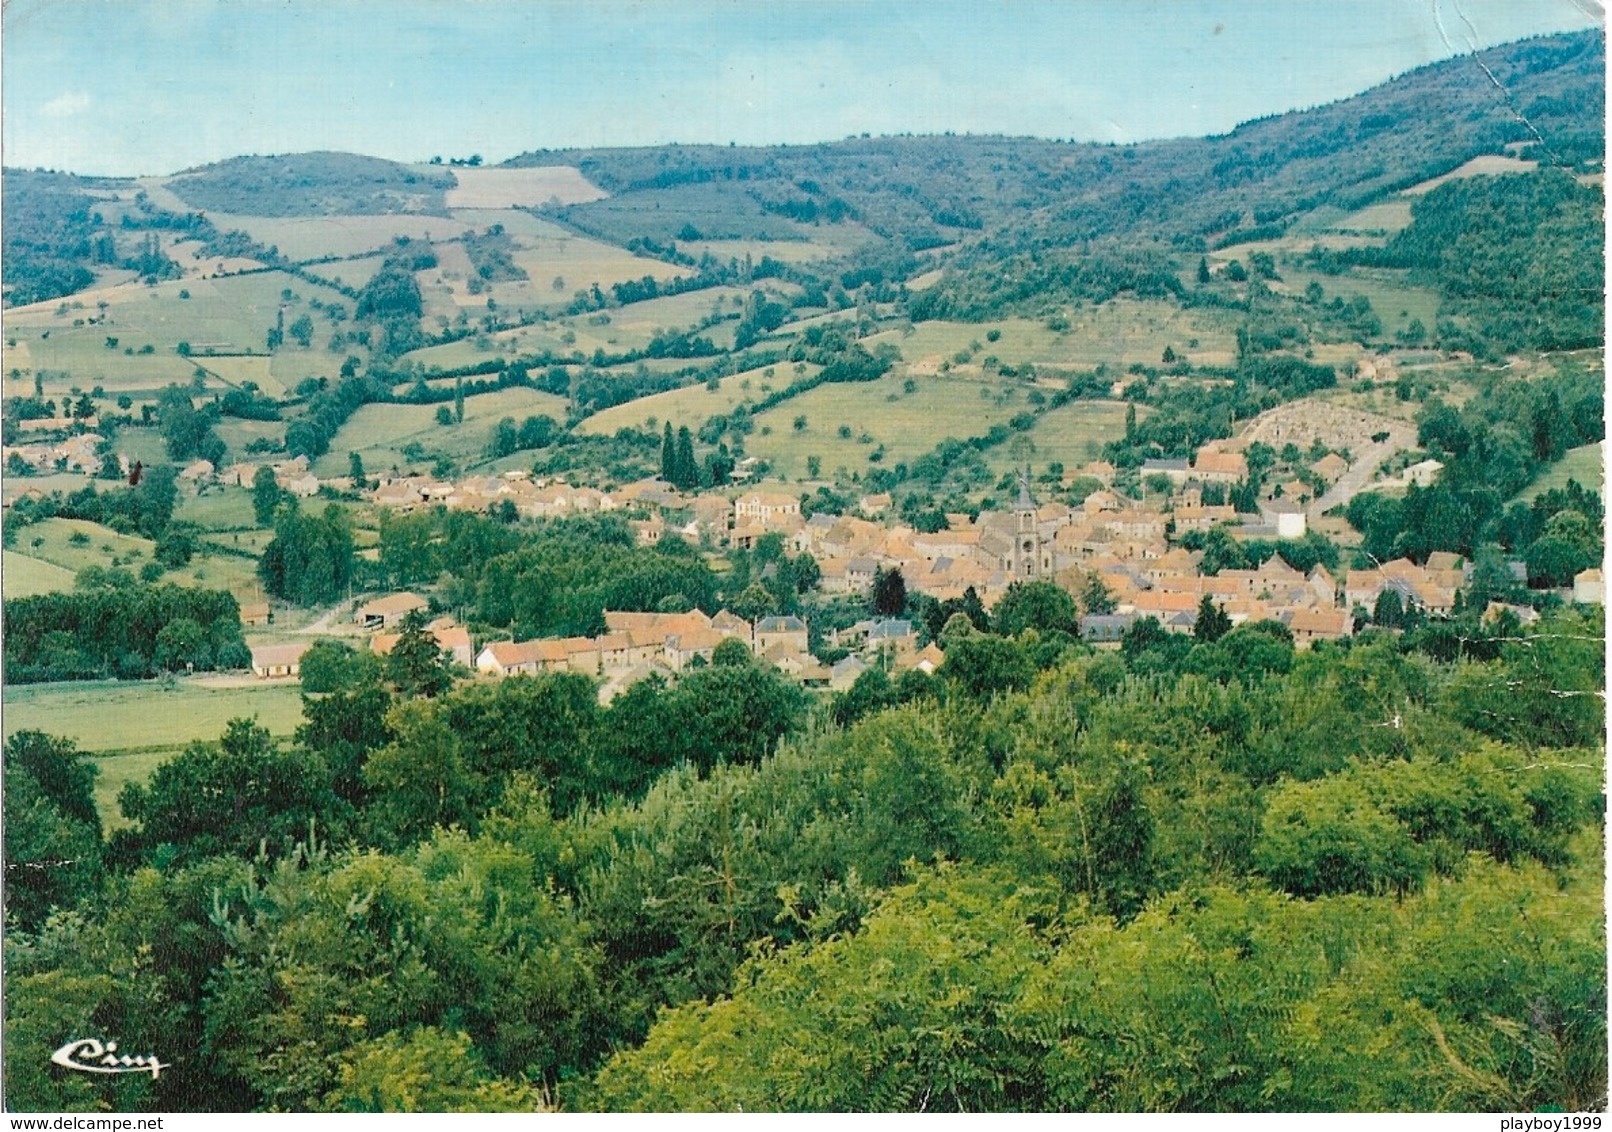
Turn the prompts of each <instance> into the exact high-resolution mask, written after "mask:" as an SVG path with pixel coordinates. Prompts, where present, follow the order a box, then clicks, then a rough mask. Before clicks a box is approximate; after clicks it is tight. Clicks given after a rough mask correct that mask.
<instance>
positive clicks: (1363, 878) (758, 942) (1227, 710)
mask: <svg viewBox="0 0 1612 1132" xmlns="http://www.w3.org/2000/svg"><path fill="white" fill-rule="evenodd" d="M1034 595H1035V591H1029V590H1027V591H1023V592H1021V595H1020V597H1019V598H1018V599H1017V601H1016V603H1015V604H1016V606H1017V607H1019V609H1020V611H1019V612H1016V613H1013V614H1012V619H1013V620H1015V621H1017V620H1027V621H1039V620H1042V619H1045V618H1049V617H1050V618H1051V619H1052V620H1054V621H1055V622H1061V621H1062V619H1063V617H1064V616H1065V614H1066V612H1067V611H1064V610H1059V609H1055V608H1052V606H1051V604H1050V603H1043V602H1041V601H1040V600H1039V599H1038V598H1036V597H1035V596H1034ZM1245 632H1248V629H1247V628H1239V629H1236V630H1233V632H1232V634H1228V635H1227V637H1224V638H1221V639H1220V640H1218V641H1214V642H1208V641H1200V642H1198V643H1196V644H1195V643H1194V642H1193V641H1192V640H1191V639H1190V638H1180V637H1172V638H1171V639H1172V640H1175V641H1179V642H1181V646H1180V647H1179V648H1177V647H1174V646H1172V647H1171V648H1170V649H1168V650H1164V651H1161V650H1160V647H1159V644H1158V642H1157V641H1155V642H1154V643H1153V644H1145V643H1143V642H1141V641H1140V640H1139V641H1138V644H1137V647H1135V648H1132V647H1131V645H1130V642H1129V641H1128V642H1127V647H1126V649H1125V650H1123V651H1122V652H1120V653H1107V654H1098V653H1093V652H1091V651H1090V650H1087V649H1084V648H1082V647H1081V646H1078V645H1075V644H1073V643H1071V642H1069V641H1068V640H1067V638H1065V639H1064V641H1063V642H1062V643H1059V642H1058V641H1057V639H1056V638H1057V637H1058V636H1059V634H1057V633H1056V632H1055V631H1054V632H1051V633H1048V634H1046V635H1043V634H1042V633H1041V632H1040V631H1038V630H1037V629H1035V628H1033V627H1028V628H1024V629H1022V630H1021V631H1020V633H1019V635H1018V636H1017V637H1015V638H1006V637H997V636H993V635H990V634H982V633H981V632H980V631H979V630H978V629H977V628H973V627H969V628H967V629H966V630H965V629H958V630H956V631H955V632H954V631H953V630H951V629H948V632H947V634H946V638H945V639H946V642H947V648H946V655H947V659H946V663H945V664H944V665H943V666H942V668H941V669H940V671H939V673H938V674H937V676H935V677H925V676H922V675H921V674H914V675H913V676H911V677H903V678H902V679H901V681H900V682H899V686H892V685H889V684H887V685H886V688H887V689H888V691H887V693H886V694H887V696H888V698H887V700H886V703H888V704H889V705H891V706H886V707H883V708H878V707H874V708H872V709H871V710H866V711H863V712H862V713H861V715H860V719H859V721H858V722H856V723H855V724H854V725H852V726H849V727H848V728H846V729H844V730H838V729H835V728H832V727H829V728H827V729H824V728H823V727H822V726H821V725H817V726H808V725H807V719H808V714H807V712H806V710H805V707H804V705H803V704H802V702H801V700H800V698H799V697H800V693H798V692H797V691H794V690H793V689H792V688H791V687H790V686H789V685H787V684H785V683H784V682H783V681H782V680H780V679H779V678H778V677H777V676H776V675H775V674H773V673H771V672H770V671H768V670H766V669H763V668H760V667H758V666H754V665H752V664H750V663H749V662H748V661H746V660H744V659H743V658H742V657H727V658H726V659H725V660H724V663H723V664H720V665H717V666H715V667H712V668H708V669H705V670H701V671H698V672H694V673H690V674H687V675H685V676H684V677H683V679H682V680H681V681H680V682H679V683H678V684H677V685H675V686H673V687H671V688H663V687H660V686H658V685H657V683H655V682H650V683H647V684H640V685H638V686H636V687H635V688H633V689H632V690H631V691H630V692H628V693H627V694H626V695H623V696H620V697H618V698H617V699H616V700H615V701H614V702H612V703H611V705H610V706H609V707H608V708H600V707H599V706H598V705H597V703H596V701H595V698H594V696H593V694H592V683H591V681H589V680H588V679H586V678H585V677H581V676H578V675H575V674H556V675H549V676H543V677H539V678H527V677H513V678H510V679H507V680H504V681H501V682H498V683H495V684H476V685H471V686H466V687H464V688H462V689H459V690H454V691H451V692H449V693H447V694H445V695H443V696H440V697H438V698H436V699H431V700H427V699H420V698H415V699H407V698H402V699H400V698H398V696H397V694H396V693H393V692H391V691H389V690H388V689H387V688H386V687H384V686H381V685H377V684H374V683H372V682H371V683H365V684H364V685H363V686H362V687H360V688H357V689H354V690H349V691H337V692H332V693H329V694H326V695H325V696H323V697H321V698H318V699H309V700H308V702H307V712H308V717H309V722H308V725H307V726H306V727H305V728H304V729H303V730H302V731H301V732H299V737H298V744H297V747H296V748H295V750H294V751H284V750H280V749H278V748H277V745H276V744H274V743H273V741H272V740H269V739H268V738H267V737H266V736H265V735H263V734H262V732H261V731H260V730H259V729H257V728H255V727H253V726H252V725H250V724H248V723H245V722H238V723H236V724H232V725H231V727H230V729H229V731H228V732H227V733H226V735H225V736H224V738H223V740H222V741H221V743H220V744H218V746H217V747H216V748H214V747H212V746H211V745H207V744H199V745H197V746H196V747H194V748H192V750H191V751H189V752H187V753H186V754H184V755H182V756H180V757H179V758H178V759H176V760H174V761H173V762H171V763H169V764H167V765H166V766H165V767H164V768H163V770H162V771H159V773H158V775H157V776H156V777H154V778H153V779H152V781H151V783H150V785H149V786H147V787H143V788H132V789H130V790H129V791H127V792H126V793H125V795H124V801H123V807H124V811H125V813H126V814H127V815H128V816H129V817H131V818H134V819H136V822H137V824H136V826H135V827H134V828H133V829H132V830H130V831H128V832H126V833H122V834H120V835H119V836H118V838H117V839H116V840H115V842H114V850H115V852H114V853H113V854H112V864H111V872H110V873H102V872H100V871H98V869H99V866H97V868H96V869H95V870H91V871H90V872H89V873H87V874H83V875H80V876H79V877H78V878H77V879H76V880H74V881H73V883H71V884H69V883H68V880H69V878H68V877H66V876H65V875H64V876H63V877H59V878H57V886H56V887H55V888H47V889H40V888H38V887H37V886H36V887H35V888H34V889H33V890H32V891H31V892H30V895H29V896H28V898H27V899H28V900H30V901H32V903H31V904H25V903H22V897H21V895H20V893H19V894H18V897H17V899H16V900H13V901H10V902H8V906H9V907H11V908H12V909H13V911H12V913H11V915H12V918H11V920H10V921H9V922H8V938H7V966H8V973H9V975H10V985H9V987H8V996H9V998H8V1006H9V1009H8V1012H7V1020H6V1025H7V1042H8V1046H9V1048H10V1050H11V1052H12V1056H9V1057H8V1059H7V1067H6V1072H7V1086H8V1096H9V1097H10V1099H11V1102H12V1103H13V1104H14V1105H16V1106H17V1107H21V1108H30V1107H40V1108H53V1109H64V1108H65V1109H70V1110H76V1109H82V1108H91V1107H95V1106H96V1105H97V1104H98V1103H101V1102H102V1100H103V1099H104V1100H111V1099H112V1096H111V1094H110V1093H109V1092H108V1091H106V1089H105V1087H104V1086H101V1085H98V1084H97V1083H95V1082H91V1081H87V1080H85V1079H84V1078H82V1077H69V1076H63V1077H61V1078H56V1077H53V1076H51V1075H49V1074H48V1073H46V1072H44V1071H42V1070H41V1069H39V1068H38V1067H37V1066H36V1065H35V1064H34V1062H35V1061H36V1060H41V1061H42V1059H32V1058H29V1057H26V1056H18V1051H27V1050H32V1049H35V1048H38V1049H41V1050H45V1051H48V1050H49V1049H53V1048H55V1045H56V1044H59V1042H60V1041H61V1040H63V1039H62V1038H61V1036H60V1035H61V1034H63V1033H66V1032H68V1031H73V1030H74V1029H75V1027H77V1026H81V1025H84V1024H86V1023H87V1021H88V1020H89V1019H90V1018H92V1017H94V1018H115V1019H117V1020H118V1021H117V1027H118V1032H119V1035H120V1037H121V1038H122V1040H123V1041H124V1043H125V1044H126V1045H128V1046H131V1047H132V1046H140V1047H141V1048H147V1047H149V1048H153V1049H162V1048H167V1047H169V1046H173V1047H182V1048H185V1049H187V1050H192V1051H194V1055H193V1057H192V1058H191V1059H189V1060H187V1072H184V1073H174V1074H164V1075H163V1076H162V1078H161V1079H160V1080H158V1081H150V1080H145V1079H141V1080H139V1081H134V1082H124V1083H122V1084H123V1085H124V1086H125V1088H123V1089H122V1090H121V1091H120V1092H118V1094H117V1095H116V1101H115V1103H117V1104H118V1105H119V1107H124V1108H129V1107H132V1108H136V1109H140V1108H159V1109H170V1110H173V1109H180V1110H183V1109H198V1108H206V1109H209V1110H217V1109H219V1108H253V1107H270V1106H273V1107H280V1108H290V1109H306V1110H320V1109H353V1108H361V1109H401V1108H407V1107H417V1106H420V1105H422V1104H427V1103H430V1104H436V1105H440V1106H442V1107H449V1108H466V1109H493V1108H505V1107H521V1108H528V1109H529V1108H532V1107H536V1106H538V1105H539V1104H540V1103H543V1104H547V1103H554V1102H558V1103H560V1104H562V1105H564V1106H566V1107H579V1108H610V1109H621V1108H647V1109H657V1110H659V1109H722V1108H732V1107H743V1108H746V1109H755V1108H761V1109H768V1108H795V1109H880V1110H886V1109H888V1110H916V1111H921V1110H926V1109H946V1108H958V1107H961V1108H965V1109H994V1110H1012V1109H1047V1108H1071V1109H1138V1110H1141V1109H1147V1110H1199V1111H1201V1110H1208V1109H1235V1110H1263V1109H1319V1110H1329V1109H1380V1108H1389V1109H1439V1108H1455V1109H1470V1108H1485V1109H1495V1108H1505V1109H1508V1110H1509V1109H1515V1108H1521V1107H1525V1106H1526V1107H1540V1106H1560V1107H1564V1108H1566V1107H1571V1108H1572V1109H1574V1110H1579V1109H1586V1108H1595V1107H1599V1106H1600V1105H1602V1104H1604V1099H1605V1089H1606V1032H1605V1017H1606V998H1605V994H1606V983H1605V962H1604V956H1605V939H1604V933H1603V930H1602V922H1603V921H1602V917H1601V915H1600V909H1601V901H1602V885H1601V875H1600V868H1601V866H1600V861H1601V854H1602V843H1601V838H1600V823H1601V821H1602V815H1603V809H1604V799H1603V796H1602V794H1601V781H1602V773H1603V772H1602V762H1601V759H1602V749H1603V734H1602V727H1603V721H1602V717H1601V711H1600V708H1599V701H1598V700H1597V699H1596V698H1595V696H1594V695H1593V692H1594V691H1595V690H1596V689H1598V688H1600V687H1601V686H1602V682H1603V681H1604V672H1603V670H1602V644H1601V633H1602V625H1601V621H1600V619H1599V614H1598V613H1597V614H1596V615H1595V617H1594V618H1590V617H1586V616H1583V615H1580V614H1577V613H1561V614H1557V615H1555V616H1553V617H1551V618H1548V619H1547V620H1546V621H1545V622H1544V623H1542V624H1541V625H1540V626H1538V627H1537V628H1536V629H1535V630H1533V631H1530V632H1528V633H1527V634H1525V635H1522V636H1520V637H1519V638H1518V639H1515V640H1511V641H1504V642H1499V643H1498V646H1497V649H1496V651H1495V653H1494V654H1493V655H1494V659H1491V660H1470V659H1461V660H1456V661H1453V662H1444V661H1437V660H1433V659H1431V658H1430V657H1429V656H1427V655H1424V654H1422V653H1420V652H1418V651H1415V645H1414V642H1412V641H1411V640H1410V638H1407V639H1406V640H1405V642H1404V643H1403V644H1402V643H1401V642H1399V641H1396V640H1395V639H1394V638H1392V637H1387V636H1377V637H1367V638H1362V639H1360V640H1358V641H1357V642H1356V643H1355V644H1354V645H1353V647H1352V648H1349V649H1337V648H1332V649H1317V650H1315V651H1311V652H1307V653H1296V654H1295V653H1294V652H1293V649H1292V644H1291V641H1290V640H1287V639H1286V638H1285V637H1284V636H1283V635H1282V634H1281V633H1279V632H1274V631H1272V632H1269V633H1263V634H1262V632H1261V631H1260V630H1258V629H1257V627H1256V629H1255V633H1256V635H1262V636H1263V639H1265V640H1266V641H1267V642H1268V647H1269V649H1270V650H1272V651H1271V655H1270V656H1269V657H1268V658H1266V659H1265V660H1263V661H1251V660H1250V659H1249V658H1250V657H1251V656H1252V655H1253V654H1252V653H1251V652H1250V649H1249V648H1248V646H1247V645H1246V643H1245V644H1241V645H1236V646H1235V647H1231V648H1228V647H1227V642H1228V641H1229V640H1230V638H1231V636H1233V635H1235V634H1237V633H1245ZM1164 636H1166V637H1170V636H1171V635H1169V634H1164ZM970 642H973V643H975V644H976V645H978V644H983V643H986V642H994V644H993V645H992V647H991V648H990V649H987V650H984V651H981V650H980V649H979V648H977V647H976V648H975V649H974V653H973V657H972V660H971V661H970V662H968V663H965V664H963V665H962V667H960V668H959V669H958V671H956V672H953V671H952V666H953V664H954V661H957V660H959V659H960V658H961V657H962V656H963V654H964V653H965V652H967V651H968V649H967V648H965V646H967V645H969V643H970ZM1048 645H1051V646H1052V647H1047V646H1048ZM1215 658H1218V659H1215ZM1021 669H1022V670H1023V671H1024V672H1026V673H1027V674H1028V681H1027V682H1026V681H1024V680H1021V678H1020V677H1019V676H1017V675H1013V673H1017V672H1019V671H1020V670H1021ZM993 672H994V673H995V676H994V677H993V675H992V673H993ZM766 688H772V689H775V690H774V691H770V692H769V691H766V690H765V689H766ZM1014 689H1018V690H1014ZM1564 693H1568V694H1564ZM758 712H759V713H761V714H759V715H758V714H757V713H758ZM790 735H793V736H794V738H793V739H790V738H788V736H790ZM780 738H782V742H781V743H780ZM13 746H14V748H15V752H14V753H12V754H8V769H9V768H10V767H11V766H12V764H13V762H15V763H16V765H18V766H23V767H25V768H26V773H27V774H28V775H29V776H31V778H32V780H33V781H34V782H36V783H38V788H37V790H36V789H35V787H34V786H32V785H28V786H27V787H26V788H25V790H24V791H23V793H22V796H21V797H19V798H18V799H17V800H16V801H15V802H13V800H12V799H11V797H10V795H9V793H8V801H7V806H8V838H10V837H11V836H12V833H11V828H12V822H13V820H15V819H14V818H13V817H12V815H13V813H14V809H13V807H15V810H16V811H21V810H22V809H23V808H25V807H35V808H40V809H41V812H47V811H46V810H44V808H45V807H56V810H57V811H58V812H60V813H63V814H78V815H79V816H77V817H74V818H72V819H71V821H70V822H69V823H67V824H65V825H62V826H60V828H61V829H62V830H64V831H65V832H64V834H63V836H72V837H79V838H81V839H86V844H87V845H88V846H89V847H91V848H92V849H93V847H95V846H98V845H99V830H98V827H96V826H94V825H92V824H91V823H89V822H88V821H87V820H85V819H84V817H83V811H84V799H85V796H86V784H87V782H88V779H87V777H86V776H85V775H84V773H83V772H82V770H81V769H75V766H76V765H77V764H76V763H75V761H74V756H73V754H72V752H71V750H70V748H66V747H62V746H61V745H59V744H54V743H53V742H52V741H50V740H48V739H46V738H45V737H43V736H27V737H19V739H18V740H15V741H14V744H13ZM293 768H295V769H293ZM19 781H22V780H21V779H19ZM72 822H77V824H76V825H75V824H72ZM19 825H20V827H21V828H22V829H23V830H24V831H26V830H38V829H42V828H44V827H43V824H42V823H41V822H39V821H34V822H32V823H30V822H28V821H26V820H25V821H22V822H20V823H19ZM18 836H19V837H21V836H23V834H22V833H19V834H18ZM9 844H10V843H9V842H8V848H9ZM68 848H70V847H69V846H66V845H65V844H63V845H60V846H53V845H52V844H48V843H41V844H38V845H36V846H34V847H32V848H29V849H28V850H27V852H28V853H30V854H32V857H31V858H30V859H40V858H42V857H43V856H44V855H47V854H50V853H61V852H65V851H67V849H68ZM97 858H98V853H95V852H88V853H87V855H86V857H85V859H86V860H88V861H92V862H93V861H95V860H97ZM18 883H20V882H19V881H18V880H16V879H15V878H11V877H9V876H8V886H10V885H15V884H18ZM52 906H54V907H56V908H69V907H75V906H76V910H74V911H71V912H60V913H57V914H54V915H49V916H46V914H45V913H46V910H47V909H48V908H49V907H52ZM19 909H26V910H27V911H28V916H27V918H23V917H22V916H21V915H20V914H19ZM445 1051H452V1052H453V1054H454V1056H453V1059H452V1063H451V1064H448V1063H443V1062H438V1061H434V1060H433V1058H434V1057H436V1056H439V1055H443V1056H445ZM1184 1053H1185V1054H1190V1056H1189V1057H1186V1058H1185V1059H1184Z"/></svg>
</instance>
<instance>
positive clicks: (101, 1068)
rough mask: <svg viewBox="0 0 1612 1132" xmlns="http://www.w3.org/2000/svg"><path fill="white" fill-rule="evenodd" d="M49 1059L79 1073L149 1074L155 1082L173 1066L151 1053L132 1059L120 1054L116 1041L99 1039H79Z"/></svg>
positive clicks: (63, 1047) (69, 1043)
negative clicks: (163, 1072) (164, 1071)
mask: <svg viewBox="0 0 1612 1132" xmlns="http://www.w3.org/2000/svg"><path fill="white" fill-rule="evenodd" d="M50 1060H51V1061H52V1062H54V1063H55V1064H57V1065H60V1066H61V1067H62V1068H63V1069H72V1070H75V1071H76V1072H79V1073H109V1074H119V1073H149V1074H151V1079H152V1080H153V1081H155V1080H156V1079H157V1078H158V1077H159V1076H160V1075H161V1073H162V1071H163V1070H164V1069H171V1068H172V1066H170V1065H167V1064H165V1063H163V1062H161V1061H158V1060H157V1059H156V1057H155V1056H153V1055H151V1054H142V1055H138V1056H135V1057H130V1056H129V1055H128V1054H126V1053H125V1054H120V1053H118V1044H117V1042H106V1043H105V1044H103V1043H102V1042H101V1041H100V1040H99V1039H97V1038H79V1039H75V1040H74V1041H70V1042H68V1043H67V1044H66V1045H64V1046H62V1048H61V1049H59V1050H57V1051H56V1052H55V1053H53V1054H51V1055H50Z"/></svg>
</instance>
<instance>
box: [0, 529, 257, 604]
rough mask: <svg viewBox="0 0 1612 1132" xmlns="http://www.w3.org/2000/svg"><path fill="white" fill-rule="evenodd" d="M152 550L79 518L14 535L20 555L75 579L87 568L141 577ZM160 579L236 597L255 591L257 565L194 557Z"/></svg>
mask: <svg viewBox="0 0 1612 1132" xmlns="http://www.w3.org/2000/svg"><path fill="white" fill-rule="evenodd" d="M74 536H82V537H81V538H78V539H75V537H74ZM155 546H156V544H155V543H153V542H152V541H151V540H150V539H144V538H138V537H135V536H133V535H120V534H118V533H117V532H116V531H114V530H112V529H111V528H109V527H103V526H101V525H100V524H99V523H91V522H88V521H86V520H83V519H46V520H45V521H44V522H41V523H33V524H31V525H29V526H28V527H27V528H26V529H24V530H22V531H19V532H18V534H17V550H18V552H19V553H22V554H26V555H28V556H29V557H32V558H36V559H39V560H41V561H43V562H46V563H49V564H50V565H52V566H57V567H59V568H61V569H62V570H66V571H68V572H69V573H74V574H76V573H77V572H78V571H80V570H82V569H84V568H85V567H88V566H101V567H112V566H122V567H124V568H125V569H128V570H130V571H132V572H134V573H139V570H140V567H141V566H144V565H145V564H146V563H147V562H150V561H151V556H152V551H153V549H154V548H155ZM161 580H162V581H164V582H174V583H176V584H178V585H182V586H187V585H188V586H208V587H212V588H215V589H224V590H229V591H230V592H231V593H233V594H235V595H236V596H237V597H240V596H243V595H252V594H255V593H256V592H257V590H258V580H257V569H256V564H255V563H253V562H252V561H250V560H248V559H246V558H237V557H235V556H234V555H222V554H219V555H205V554H203V555H197V556H196V557H195V558H192V559H191V560H190V563H189V564H188V565H186V566H183V567H181V568H180V569H178V570H169V571H167V572H166V573H164V574H163V575H162V579H161ZM7 596H11V595H9V594H8V595H7Z"/></svg>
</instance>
